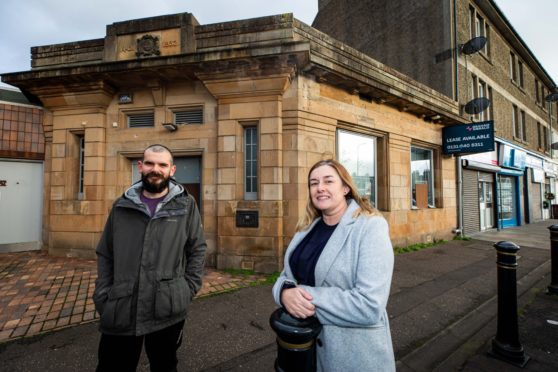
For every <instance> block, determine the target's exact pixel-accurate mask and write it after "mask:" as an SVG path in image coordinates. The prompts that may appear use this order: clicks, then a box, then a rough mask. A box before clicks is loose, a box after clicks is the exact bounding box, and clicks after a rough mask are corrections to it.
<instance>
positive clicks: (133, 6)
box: [0, 0, 558, 86]
mask: <svg viewBox="0 0 558 372" xmlns="http://www.w3.org/2000/svg"><path fill="white" fill-rule="evenodd" d="M386 1H388V0H386ZM496 2H497V4H498V6H499V7H500V8H501V9H502V11H503V12H504V14H505V15H506V17H507V18H508V20H509V21H510V22H511V23H512V25H513V27H514V28H515V30H516V31H517V32H518V33H519V34H520V36H521V37H522V39H523V40H524V41H525V42H526V43H527V45H528V47H529V48H530V49H531V51H532V52H533V53H534V54H535V56H536V57H537V59H538V60H539V62H540V63H541V64H542V66H543V67H544V68H545V70H546V71H547V72H548V73H549V74H550V76H551V77H552V79H553V80H554V81H555V82H556V81H557V80H558V48H556V47H554V46H553V45H555V44H554V42H555V41H553V38H554V33H553V32H552V30H551V27H553V26H554V22H555V17H556V14H558V1H556V0H531V1H526V0H496ZM317 10H318V0H95V1H83V0H82V1H80V0H73V1H70V0H1V1H0V56H1V57H0V73H5V72H16V71H25V70H29V69H30V67H31V64H30V48H31V47H32V46H39V45H48V44H56V43H65V42H71V41H78V40H87V39H95V38H102V37H104V36H105V26H106V25H107V24H111V23H113V22H119V21H125V20H129V19H135V18H143V17H151V16H156V15H162V14H172V13H180V12H190V13H193V14H194V16H195V17H196V19H197V20H198V21H199V22H200V23H201V24H209V23H216V22H224V21H233V20H237V19H246V18H253V17H261V16H266V15H273V14H280V13H294V16H295V17H296V18H297V19H299V20H301V21H303V22H305V23H307V24H311V23H312V21H313V19H314V16H315V15H316V12H317ZM0 86H5V85H2V84H0Z"/></svg>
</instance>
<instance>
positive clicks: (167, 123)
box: [2, 13, 543, 272]
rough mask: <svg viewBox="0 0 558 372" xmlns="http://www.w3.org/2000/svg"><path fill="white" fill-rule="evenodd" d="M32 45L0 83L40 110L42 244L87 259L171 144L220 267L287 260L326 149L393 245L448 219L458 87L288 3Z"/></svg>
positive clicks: (452, 213) (434, 234) (438, 234)
mask: <svg viewBox="0 0 558 372" xmlns="http://www.w3.org/2000/svg"><path fill="white" fill-rule="evenodd" d="M31 55H32V60H31V70H29V71H24V72H17V73H7V74H3V75H2V80H3V81H4V82H5V83H8V84H11V85H14V86H16V87H18V88H20V89H21V90H22V91H23V92H25V94H27V95H28V96H30V97H35V99H36V100H37V101H38V102H40V103H41V104H42V106H43V107H44V116H43V120H42V124H43V128H44V132H45V136H46V150H45V168H44V170H45V171H44V187H45V200H44V221H43V222H44V223H43V226H44V231H45V233H44V236H45V239H44V241H43V244H44V249H48V251H49V253H50V254H53V255H65V256H80V257H94V255H95V253H94V251H95V246H96V244H97V240H98V238H99V235H100V232H101V231H102V229H103V225H104V222H105V219H106V217H107V213H108V211H109V209H110V207H111V204H112V202H113V201H114V200H115V198H117V197H118V196H119V195H121V194H122V192H123V191H124V190H125V189H126V188H127V187H128V186H129V185H130V184H131V183H132V182H134V181H136V180H137V179H138V178H139V177H138V174H137V160H138V159H141V156H142V151H143V149H144V148H145V147H146V146H148V145H150V144H153V143H161V144H164V145H165V146H168V147H169V148H170V149H172V150H173V151H174V153H175V156H176V159H175V162H176V165H177V168H178V170H177V172H176V174H175V178H176V180H177V181H178V182H180V183H182V184H183V185H185V187H186V188H187V189H188V191H189V192H190V193H191V194H193V195H194V196H195V198H196V200H197V202H198V205H199V206H200V211H201V213H202V217H203V223H204V229H205V234H206V238H207V241H208V257H207V264H208V265H211V266H216V267H218V268H225V267H230V268H246V269H254V270H257V271H263V272H270V271H274V270H278V269H279V268H280V267H281V266H282V258H283V253H284V250H285V248H286V246H287V244H288V242H289V240H290V238H291V237H292V235H293V234H294V232H295V226H296V224H297V221H298V219H299V218H300V217H301V216H302V214H303V213H304V209H305V203H306V200H307V196H308V188H307V173H308V169H309V167H310V166H312V165H313V164H314V163H315V162H316V161H318V160H320V159H324V158H336V159H338V160H340V161H341V162H342V163H343V164H345V166H346V167H347V168H348V169H349V170H350V172H351V174H352V176H353V177H354V179H355V181H356V183H357V184H358V188H359V190H360V192H361V193H362V194H363V195H365V196H366V197H367V198H369V199H370V200H371V201H372V202H373V203H374V204H375V205H376V206H377V207H378V208H379V209H380V210H381V211H382V213H383V214H384V216H385V217H386V218H387V219H388V221H389V223H390V229H391V232H390V233H391V238H392V240H393V242H394V244H395V245H407V244H410V243H415V242H424V241H431V240H435V239H443V238H446V239H447V238H450V237H451V236H452V230H454V229H455V227H456V224H457V210H456V167H455V159H453V158H452V157H451V156H445V155H443V154H442V153H441V151H440V146H441V132H442V128H444V127H445V126H447V125H451V124H455V123H460V122H466V121H467V118H466V117H464V116H463V115H461V113H460V108H459V105H458V104H457V102H456V101H455V99H454V97H452V96H448V95H447V94H443V92H438V91H437V90H435V89H433V88H431V87H428V86H426V85H424V84H422V83H419V82H417V81H415V80H413V79H411V78H409V77H408V76H406V75H404V74H401V73H399V72H397V71H396V70H394V69H392V68H390V67H387V66H385V65H384V64H382V63H380V62H378V61H377V60H375V59H373V58H371V57H370V56H368V55H366V54H364V53H361V52H359V51H357V50H355V49H353V48H351V47H349V46H348V45H346V44H343V43H341V42H339V41H337V40H335V39H333V38H331V37H330V36H328V35H327V34H325V33H323V32H320V31H318V30H316V29H315V28H312V27H310V26H308V25H306V24H304V23H302V22H300V21H298V20H296V19H294V18H293V16H292V15H291V14H282V15H277V16H271V17H264V18H257V19H250V20H240V21H233V22H225V23H218V24H210V25H200V24H198V22H197V21H196V19H195V18H194V16H193V15H192V14H189V13H182V14H174V15H166V16H159V17H153V18H146V19H137V20H131V21H124V22H116V23H113V24H111V25H108V26H107V32H106V36H105V37H104V38H101V39H95V40H83V41H74V42H69V43H64V44H56V45H46V46H39V47H34V48H32V50H31ZM525 73H527V72H526V71H525ZM540 81H541V82H543V80H542V79H541V80H540ZM525 84H527V82H526V81H525ZM493 89H494V88H493ZM494 93H496V92H494ZM540 110H542V108H541V109H540ZM537 112H538V111H537ZM541 112H542V111H541ZM541 122H543V121H542V120H541ZM411 173H413V174H414V178H413V179H415V180H416V182H415V181H413V182H411ZM413 191H415V192H413Z"/></svg>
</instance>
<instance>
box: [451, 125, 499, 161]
mask: <svg viewBox="0 0 558 372" xmlns="http://www.w3.org/2000/svg"><path fill="white" fill-rule="evenodd" d="M442 143H443V152H444V154H457V155H458V154H471V153H477V152H486V151H493V150H494V121H492V120H489V121H482V122H479V123H470V124H461V125H452V126H449V127H444V129H442Z"/></svg>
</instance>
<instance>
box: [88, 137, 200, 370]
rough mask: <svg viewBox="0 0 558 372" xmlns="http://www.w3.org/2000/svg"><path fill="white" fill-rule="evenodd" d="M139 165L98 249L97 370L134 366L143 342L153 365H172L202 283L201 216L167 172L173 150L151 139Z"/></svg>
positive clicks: (171, 367) (165, 367) (155, 367)
mask: <svg viewBox="0 0 558 372" xmlns="http://www.w3.org/2000/svg"><path fill="white" fill-rule="evenodd" d="M138 169H139V172H140V173H141V182H137V183H135V184H134V185H132V186H131V187H130V188H129V189H128V190H126V192H125V193H124V194H123V195H122V196H121V197H120V198H118V199H117V200H116V201H115V202H114V204H113V206H112V210H111V212H110V215H109V217H108V220H107V222H106V225H105V229H104V231H103V234H102V236H101V239H100V241H99V244H98V246H97V250H96V252H97V269H98V277H97V281H96V283H95V284H96V285H95V293H94V295H93V300H94V302H95V307H96V308H97V311H98V312H99V314H100V323H99V330H100V332H101V340H100V343H99V352H98V358H99V361H98V365H97V371H98V372H103V371H135V370H136V368H137V365H138V361H139V358H140V354H141V350H142V347H143V345H144V344H145V351H146V353H147V357H148V359H149V364H150V369H151V371H176V370H177V363H178V360H177V357H176V351H177V349H178V347H179V346H180V344H181V342H182V328H183V327H184V322H185V319H186V315H187V312H188V308H189V305H190V302H191V301H192V298H193V297H194V295H195V294H196V292H197V291H198V290H199V289H200V288H201V284H202V276H203V266H204V257H205V250H206V243H205V238H204V235H203V228H202V223H201V218H200V214H199V211H198V208H197V206H196V203H195V201H194V198H193V197H192V196H191V195H189V194H188V193H187V191H186V190H185V189H184V188H183V187H182V186H181V185H180V184H178V183H176V182H175V181H174V180H173V179H172V176H173V175H174V173H175V172H176V166H175V165H174V163H173V156H172V153H171V151H170V150H169V149H168V148H166V147H165V146H163V145H151V146H149V147H148V148H146V149H145V151H144V153H143V160H142V161H139V162H138Z"/></svg>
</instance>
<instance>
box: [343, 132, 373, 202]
mask: <svg viewBox="0 0 558 372" xmlns="http://www.w3.org/2000/svg"><path fill="white" fill-rule="evenodd" d="M376 148H377V146H376V137H372V136H367V135H362V134H358V133H353V132H348V131H345V130H338V131H337V159H339V162H340V163H341V164H343V166H344V167H345V168H346V169H347V171H348V172H349V174H350V175H351V177H352V179H353V181H354V183H355V185H356V187H357V189H358V192H359V194H360V196H362V197H364V198H366V199H368V200H370V203H371V204H372V205H374V206H376V205H377V196H376V194H377V193H376V189H377V181H376V179H377V178H376V166H377V156H376Z"/></svg>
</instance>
